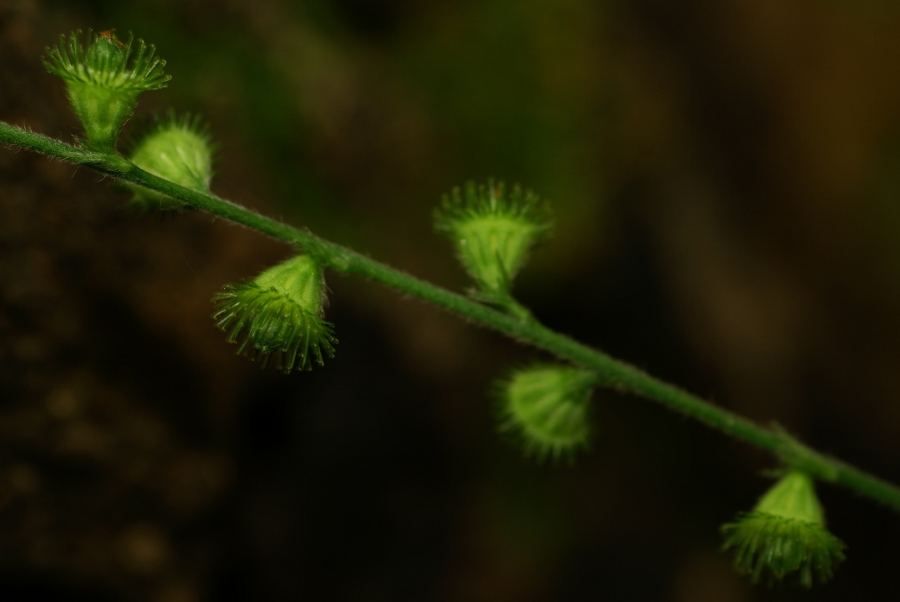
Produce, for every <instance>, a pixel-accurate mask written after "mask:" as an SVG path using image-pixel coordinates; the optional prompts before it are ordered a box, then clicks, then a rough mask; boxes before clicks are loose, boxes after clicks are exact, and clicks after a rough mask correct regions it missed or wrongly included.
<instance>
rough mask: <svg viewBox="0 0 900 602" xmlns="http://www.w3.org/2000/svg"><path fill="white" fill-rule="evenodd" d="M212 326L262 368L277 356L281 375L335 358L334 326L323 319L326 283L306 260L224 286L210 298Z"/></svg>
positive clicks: (295, 260) (302, 257) (319, 269)
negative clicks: (211, 299) (213, 309)
mask: <svg viewBox="0 0 900 602" xmlns="http://www.w3.org/2000/svg"><path fill="white" fill-rule="evenodd" d="M213 302H214V303H215V305H216V308H217V309H216V312H215V313H214V314H213V319H214V320H215V321H216V326H218V327H219V329H221V330H222V331H224V332H226V333H227V334H228V342H229V343H235V342H238V340H239V339H240V342H239V347H238V351H237V352H238V354H240V355H246V356H248V357H250V358H251V359H254V360H258V361H260V362H261V363H262V365H263V367H266V366H267V365H268V364H269V361H270V359H271V358H272V356H273V355H274V356H276V362H275V367H276V368H277V369H280V370H281V371H283V372H291V371H292V370H309V369H310V368H312V364H313V363H315V364H318V365H320V366H321V365H323V364H324V357H325V356H326V355H327V356H328V357H332V356H333V355H334V345H335V344H337V339H336V338H335V337H334V334H333V330H332V325H331V323H329V322H326V321H325V320H323V319H322V316H323V313H324V305H325V281H324V278H323V274H322V267H321V266H320V265H319V264H318V263H317V262H316V261H315V260H314V259H313V258H312V257H311V256H309V255H299V256H297V257H294V258H293V259H289V260H288V261H286V262H284V263H281V264H279V265H277V266H275V267H272V268H269V269H268V270H266V271H265V272H263V273H262V274H260V275H259V276H257V277H256V279H254V280H253V281H251V282H244V283H241V284H230V285H227V286H226V287H225V288H224V290H223V291H222V292H221V293H218V294H216V295H215V296H214V297H213Z"/></svg>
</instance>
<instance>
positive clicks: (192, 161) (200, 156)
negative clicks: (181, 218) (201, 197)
mask: <svg viewBox="0 0 900 602" xmlns="http://www.w3.org/2000/svg"><path fill="white" fill-rule="evenodd" d="M136 138H137V142H136V143H135V144H134V145H133V150H132V151H131V162H132V163H134V164H135V165H137V166H138V167H140V168H141V169H143V170H144V171H147V172H149V173H151V174H153V175H155V176H159V177H161V178H165V179H166V180H169V181H171V182H174V183H175V184H179V185H181V186H185V187H187V188H193V189H194V190H199V191H202V192H208V191H209V183H210V181H211V180H212V175H213V169H212V166H213V145H212V142H211V139H210V135H209V127H208V126H207V125H206V124H205V123H204V122H203V120H201V119H200V118H199V117H197V116H194V115H190V114H185V115H182V116H178V115H176V114H175V113H174V112H171V111H170V112H169V113H168V114H167V115H166V116H165V117H162V118H160V117H156V118H155V119H154V121H153V122H152V123H151V124H150V125H148V126H146V127H145V129H144V132H143V133H142V134H141V135H140V136H137V137H136ZM132 189H133V190H134V198H133V200H132V203H133V204H135V205H136V206H138V207H140V208H143V209H161V210H178V209H183V208H184V204H183V203H182V202H181V201H177V200H175V199H172V198H170V197H168V196H166V195H163V194H159V193H157V192H154V191H151V190H146V189H143V188H139V187H137V186H133V187H132Z"/></svg>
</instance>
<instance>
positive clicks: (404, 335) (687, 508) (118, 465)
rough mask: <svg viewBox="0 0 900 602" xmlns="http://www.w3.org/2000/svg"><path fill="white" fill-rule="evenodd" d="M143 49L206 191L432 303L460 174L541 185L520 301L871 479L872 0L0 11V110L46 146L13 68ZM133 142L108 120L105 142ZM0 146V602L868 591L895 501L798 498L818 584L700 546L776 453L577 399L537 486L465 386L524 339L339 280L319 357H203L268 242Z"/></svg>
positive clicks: (893, 531)
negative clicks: (829, 572)
mask: <svg viewBox="0 0 900 602" xmlns="http://www.w3.org/2000/svg"><path fill="white" fill-rule="evenodd" d="M88 27H94V28H95V29H109V28H113V27H115V28H116V29H117V31H118V32H119V35H120V36H125V35H127V32H129V31H134V32H135V34H136V35H137V36H139V37H142V38H144V39H146V40H148V41H151V42H153V43H155V44H156V46H157V47H158V50H159V53H160V55H161V56H163V57H164V58H166V59H167V60H168V66H167V71H168V72H169V73H170V74H171V75H172V76H173V79H172V81H171V83H170V87H169V88H168V89H166V90H164V91H161V92H153V93H148V94H146V95H145V96H144V97H143V98H142V100H141V106H140V107H139V110H138V114H139V115H146V114H149V113H150V112H152V111H153V110H162V109H165V108H166V107H169V106H175V107H177V108H178V109H179V110H186V111H193V112H199V113H202V114H203V115H204V116H205V117H206V118H207V119H208V121H209V122H210V124H211V128H212V131H213V132H214V134H215V138H216V141H217V142H218V144H219V145H220V147H221V151H220V153H219V155H218V177H217V179H216V181H215V183H214V190H215V191H216V192H217V193H219V194H220V195H222V196H225V197H227V198H230V199H233V200H235V201H237V202H240V203H242V204H246V205H249V206H252V207H254V208H257V209H259V210H260V211H262V212H264V213H266V214H269V215H274V216H279V217H282V218H283V219H285V220H287V221H290V222H291V223H294V224H298V225H302V226H306V227H309V228H311V229H312V230H313V231H314V232H317V233H319V234H321V235H324V236H326V237H328V238H331V239H333V240H335V241H338V242H341V243H343V244H347V245H349V246H351V247H354V248H357V249H360V250H364V251H365V252H367V253H370V254H371V255H372V256H374V257H377V258H379V259H382V260H385V261H387V262H389V263H392V264H394V265H396V266H398V267H400V268H403V269H405V270H408V271H410V272H412V273H414V274H416V275H419V276H421V277H423V278H426V279H429V280H432V281H434V282H437V283H439V284H442V285H445V286H448V287H452V288H456V289H462V288H464V287H465V286H466V282H465V278H464V276H463V274H462V273H461V270H460V269H459V268H458V267H457V266H456V264H455V261H454V259H453V257H452V254H451V253H450V250H449V245H448V244H447V243H446V242H445V241H444V240H441V239H440V238H439V237H438V236H437V235H435V234H433V233H432V232H431V226H430V216H431V211H432V208H433V206H434V205H435V203H436V202H437V201H438V200H439V198H440V196H441V194H443V193H444V192H446V191H447V190H449V189H450V188H451V187H452V186H454V185H457V184H460V183H462V182H464V181H465V180H467V179H477V180H483V179H486V178H488V177H492V176H493V177H498V178H502V179H505V180H508V181H510V182H521V183H523V184H525V185H527V186H529V187H532V188H534V189H535V190H536V191H538V192H539V193H540V194H542V195H543V196H546V197H547V198H549V199H551V200H552V201H553V203H554V206H555V209H556V217H557V236H556V238H555V239H554V241H552V242H551V243H550V244H548V245H547V246H546V247H545V248H543V249H542V250H541V251H540V252H539V253H537V254H536V255H535V256H534V259H533V261H532V264H531V266H530V267H529V268H528V269H527V270H526V272H525V273H524V274H523V275H522V277H521V279H520V282H519V283H518V292H519V296H520V298H521V299H522V300H523V301H524V302H525V303H526V304H528V305H530V306H531V307H532V308H533V309H534V311H535V313H536V314H537V315H538V316H539V317H540V318H541V319H542V320H544V321H545V322H546V323H547V324H548V325H550V326H553V327H555V328H558V329H560V330H562V331H564V332H568V333H572V334H573V335H575V336H577V337H578V338H580V339H581V340H583V341H585V342H587V343H589V344H592V345H596V346H597V347H599V348H602V349H604V350H606V351H608V352H610V353H612V354H613V355H616V356H618V357H620V358H622V359H625V360H627V361H630V362H632V363H635V364H637V365H639V366H642V367H644V368H646V369H647V370H649V371H650V372H651V373H653V374H655V375H658V376H661V377H663V378H666V379H668V380H671V381H672V382H674V383H676V384H679V385H681V386H684V387H686V388H688V389H690V390H692V391H694V392H696V393H698V394H701V395H703V396H706V397H708V398H710V399H713V400H715V401H716V402H717V403H720V404H722V405H724V406H726V407H729V408H732V409H734V410H736V411H739V412H741V413H744V414H746V415H747V416H749V417H751V418H753V419H755V420H758V421H760V422H765V423H768V422H769V421H773V420H774V421H778V422H780V423H781V424H783V425H785V426H786V427H787V428H788V429H789V430H791V431H792V432H794V433H796V434H797V435H798V436H799V437H801V438H802V439H803V440H804V441H806V442H808V443H810V444H811V445H813V446H814V447H817V448H819V449H822V450H824V451H827V452H830V453H833V454H836V455H838V456H840V457H842V458H843V459H845V460H847V461H849V462H851V463H854V464H857V465H859V466H861V467H863V468H866V469H869V470H872V471H873V472H876V473H878V474H880V475H881V476H883V477H885V478H887V479H889V480H892V481H894V482H900V175H898V174H900V75H898V74H900V35H898V32H900V8H898V7H897V6H896V5H895V4H894V3H892V2H887V1H878V0H868V1H865V0H859V1H850V0H803V1H801V0H715V1H714V0H682V1H680V2H670V1H665V0H633V1H629V2H625V1H621V2H614V1H610V2H591V1H589V0H527V1H515V2H514V1H505V2H504V1H502V0H469V1H466V2H447V1H439V0H435V1H432V2H425V1H422V2H414V1H412V0H330V1H329V0H308V1H300V0H295V1H293V2H292V1H290V0H256V1H254V2H252V3H251V2H237V1H236V0H188V1H185V0H177V1H176V0H157V1H149V0H147V1H132V2H127V1H126V2H113V1H100V0H98V1H95V2H79V3H77V4H76V3H72V2H65V1H63V0H40V1H39V0H3V1H0V119H3V120H4V121H7V122H10V123H14V124H17V125H22V126H27V127H29V128H31V129H33V130H35V131H39V132H42V133H45V134H48V135H51V136H56V137H60V138H62V139H65V140H72V139H73V138H74V136H76V135H77V134H78V126H77V123H76V121H75V119H74V117H73V116H72V115H71V112H70V111H69V110H68V107H67V103H66V99H65V94H64V91H63V87H62V85H61V84H60V82H58V81H56V80H54V78H53V77H51V76H49V75H47V74H46V72H45V71H44V70H43V68H42V66H41V62H40V57H41V55H42V53H43V51H44V48H45V47H46V46H47V45H49V44H52V43H55V41H56V39H57V37H58V35H59V34H60V33H63V32H68V31H71V30H73V29H76V28H84V29H86V28H88ZM126 130H127V128H126ZM126 199H127V195H126V194H124V193H122V192H120V191H117V190H115V189H114V188H112V187H110V186H108V184H107V182H105V181H103V180H102V178H100V177H99V176H97V175H96V174H94V173H92V172H90V171H89V170H86V169H74V168H72V167H70V166H68V165H64V164H61V163H59V162H56V161H51V160H48V159H45V158H42V157H38V156H35V155H33V154H30V153H27V152H21V151H16V150H14V149H10V148H3V149H0V600H12V601H15V600H36V599H42V600H74V601H80V600H91V601H94V602H97V601H104V600H123V601H124V600H127V601H132V600H135V601H144V600H146V601H152V602H194V601H214V600H236V601H244V600H276V601H277V600H300V599H304V600H306V599H308V600H341V601H344V600H347V601H356V600H364V601H377V600H438V601H441V600H445V601H451V600H454V601H455V600H467V601H476V602H478V601H538V602H539V601H551V600H552V601H557V600H588V599H590V600H663V601H673V602H687V601H696V602H702V601H717V602H749V601H755V600H795V599H802V600H887V599H893V598H894V597H895V596H896V593H897V591H900V588H898V586H897V579H896V567H897V566H898V563H900V546H898V538H900V515H898V514H897V513H895V512H892V511H889V510H886V509H883V508H881V507H879V506H877V505H875V504H873V503H871V502H869V501H866V500H860V499H857V498H856V497H855V496H854V495H852V494H850V493H848V492H846V491H842V490H835V489H833V488H828V487H823V488H821V495H822V499H823V502H824V504H825V507H826V511H827V513H828V517H829V519H830V525H831V527H832V529H833V531H834V532H835V533H836V534H837V535H839V536H840V537H842V538H843V539H844V540H845V541H846V542H847V544H848V546H849V549H848V560H847V562H846V563H845V565H844V566H842V567H841V568H840V569H839V571H838V573H837V575H836V578H835V580H834V582H833V583H831V584H829V585H828V586H826V587H821V588H816V589H814V590H812V591H811V592H805V591H800V590H796V589H792V588H776V589H773V590H770V589H766V588H765V587H753V586H751V585H750V584H749V583H748V581H747V580H746V579H745V578H743V577H741V576H739V575H736V574H735V573H734V572H733V571H732V570H731V568H730V562H731V561H730V558H729V557H728V556H726V555H724V554H722V553H720V552H719V550H718V547H719V545H720V540H719V536H718V528H719V525H720V524H722V523H723V522H726V521H728V520H730V519H731V518H732V517H733V516H734V514H735V513H736V512H737V511H740V510H746V509H749V507H750V506H752V504H753V503H754V501H755V499H756V497H757V496H758V495H760V494H761V493H762V491H763V490H764V488H765V487H766V485H767V481H766V480H765V479H763V478H761V477H760V471H761V470H763V469H765V468H769V467H771V459H770V458H768V457H767V456H765V455H763V454H761V453H758V452H756V451H754V450H752V449H749V448H747V447H745V446H744V445H742V444H739V443H734V442H731V441H730V440H727V439H725V438H723V437H721V436H719V435H717V434H714V433H710V432H708V431H707V430H705V429H704V428H702V427H700V426H698V425H696V424H694V423H692V422H689V421H686V420H683V419H682V418H680V417H677V416H674V415H672V414H670V413H668V412H666V411H664V410H662V409H660V408H658V407H657V406H655V405H653V404H651V403H649V402H646V401H644V400H640V399H634V398H628V397H621V396H617V395H615V394H612V393H606V392H600V393H598V394H597V396H596V404H595V407H596V411H595V416H594V418H595V423H596V432H595V436H594V443H593V449H592V451H591V453H590V454H589V455H587V456H586V457H584V458H583V459H581V460H580V461H579V462H578V463H576V464H575V465H574V466H572V467H567V466H562V467H553V466H534V465H532V464H529V463H526V462H523V461H522V460H521V457H520V454H519V453H518V451H517V450H516V449H515V448H513V447H512V446H510V445H509V444H508V443H507V442H504V441H503V440H502V439H501V438H499V437H498V436H497V435H496V434H495V432H494V429H495V424H494V410H493V407H492V403H491V401H490V398H489V396H488V393H487V392H488V390H489V388H490V383H491V381H492V380H493V379H494V378H496V377H497V376H500V375H502V374H504V373H505V371H506V370H508V369H509V368H510V367H511V366H514V365H517V364H520V363H522V362H527V361H530V360H535V359H546V358H544V357H543V356H541V355H540V354H538V353H536V352H534V351H532V350H530V349H526V348H522V347H519V346H516V345H515V344H512V343H510V342H507V341H505V340H502V339H501V338H500V337H498V336H496V335H494V334H492V333H490V332H487V331H484V330H481V329H477V328H473V327H471V326H468V325H466V324H463V323H461V322H459V321H457V320H455V319H453V318H451V317H449V316H447V315H444V314H442V313H441V312H439V311H437V310H434V309H432V308H430V307H427V306H424V305H422V304H420V303H418V302H413V301H410V300H408V299H403V298H402V297H400V296H398V295H397V294H395V293H393V292H391V291H386V290H382V289H381V288H380V287H378V286H376V285H373V284H370V283H367V282H363V281H358V280H355V279H350V278H345V277H341V276H339V275H331V276H330V277H329V279H328V283H329V286H330V287H331V289H332V295H331V305H330V307H329V311H328V317H329V319H330V320H332V321H333V322H334V323H335V324H336V330H337V334H338V337H339V339H340V345H339V347H338V354H337V356H336V357H335V358H334V360H333V361H331V362H329V363H328V365H327V366H326V367H325V368H324V369H321V370H317V371H314V372H311V373H307V374H296V375H291V376H287V377H285V376H282V375H279V374H275V373H268V372H260V371H259V370H258V369H257V368H256V367H255V366H253V365H251V364H249V363H248V362H246V361H245V360H243V359H242V358H237V357H234V356H233V351H234V349H233V347H232V346H229V345H228V344H226V343H225V341H224V339H223V337H222V336H221V334H220V333H219V332H218V331H217V330H215V329H214V328H213V325H212V322H211V320H210V318H209V315H210V313H211V308H210V305H209V298H210V297H211V296H212V295H213V294H214V293H215V292H216V291H217V290H218V289H219V288H220V287H221V286H222V285H223V284H225V283H227V282H230V281H235V280H238V279H240V278H244V277H250V276H253V275H254V274H255V273H257V272H258V271H260V270H261V269H263V268H264V267H266V266H268V265H271V264H272V263H273V262H276V261H278V260H280V259H282V258H284V257H286V256H287V253H288V252H289V251H288V249H286V248H284V246H282V245H279V244H276V243H273V242H271V241H268V240H266V239H264V238H262V237H261V236H258V235H255V234H253V233H251V232H247V231H245V230H243V229H239V228H235V227H232V226H229V225H226V224H223V223H221V222H214V221H212V220H210V219H208V218H206V217H203V216H200V215H184V216H178V217H174V218H165V219H159V218H156V217H149V218H147V217H140V216H135V215H133V214H130V213H128V212H126V211H124V210H123V204H124V201H125V200H126Z"/></svg>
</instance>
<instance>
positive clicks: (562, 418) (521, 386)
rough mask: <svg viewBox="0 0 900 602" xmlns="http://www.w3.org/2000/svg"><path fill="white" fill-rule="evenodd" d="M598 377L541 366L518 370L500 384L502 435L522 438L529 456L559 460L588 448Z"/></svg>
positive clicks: (585, 372)
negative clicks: (591, 403)
mask: <svg viewBox="0 0 900 602" xmlns="http://www.w3.org/2000/svg"><path fill="white" fill-rule="evenodd" d="M596 381H597V379H596V376H595V375H594V373H593V372H590V371H587V370H580V369H577V368H572V367H569V366H556V365H546V366H544V365H541V366H534V367H531V368H527V369H523V370H516V371H515V372H514V373H513V374H512V376H511V377H510V378H508V379H507V380H505V381H503V382H501V383H500V384H499V393H500V399H501V423H500V430H501V432H509V433H512V434H513V435H514V436H515V437H516V438H519V439H521V441H522V443H523V444H524V447H525V452H526V455H534V456H537V457H538V458H540V459H543V458H545V457H548V456H549V457H551V458H553V459H554V460H555V459H558V458H560V457H561V456H563V455H566V454H571V453H573V452H575V451H576V450H578V449H579V448H583V447H586V446H587V444H588V437H589V435H590V426H589V424H588V415H587V410H588V402H589V401H590V396H591V391H592V389H593V387H594V385H595V384H596Z"/></svg>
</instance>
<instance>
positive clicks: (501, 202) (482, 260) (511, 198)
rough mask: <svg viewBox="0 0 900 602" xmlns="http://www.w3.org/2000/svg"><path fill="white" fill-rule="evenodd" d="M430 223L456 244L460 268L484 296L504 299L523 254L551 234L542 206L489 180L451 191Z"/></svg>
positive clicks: (525, 194) (516, 190)
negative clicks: (432, 222) (461, 266)
mask: <svg viewBox="0 0 900 602" xmlns="http://www.w3.org/2000/svg"><path fill="white" fill-rule="evenodd" d="M435 227H436V228H437V230H439V231H441V232H445V233H446V234H447V235H448V236H449V237H450V238H451V239H452V241H453V244H454V245H455V246H456V252H457V254H458V256H459V259H460V261H461V263H462V264H463V267H465V268H466V271H467V272H468V273H469V275H470V276H471V277H472V278H473V279H474V280H475V282H476V283H477V284H478V287H479V289H480V291H479V292H480V293H481V296H483V297H485V298H486V300H492V299H501V300H502V299H505V298H507V297H509V294H510V288H511V285H512V281H513V279H514V278H515V276H516V274H518V273H519V270H520V269H522V266H523V265H524V264H525V260H526V259H527V257H528V252H529V251H530V250H531V248H532V247H533V246H534V245H535V243H537V242H538V241H540V240H543V239H545V238H546V237H548V236H549V234H550V229H551V221H550V212H549V209H548V208H547V206H546V205H545V204H544V203H542V202H541V201H540V199H539V198H538V196H537V195H536V194H534V193H533V192H531V191H523V190H522V189H521V188H519V187H518V186H516V187H514V188H513V189H512V190H511V191H509V192H507V190H506V187H505V186H504V184H503V183H495V182H493V181H489V182H488V183H487V185H484V184H482V185H480V186H477V185H475V184H474V183H472V182H469V183H468V184H467V185H466V187H465V190H460V189H459V188H456V189H454V190H453V191H452V192H451V193H450V195H448V196H445V197H444V200H443V203H442V205H441V207H440V208H439V209H438V210H437V211H436V212H435Z"/></svg>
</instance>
